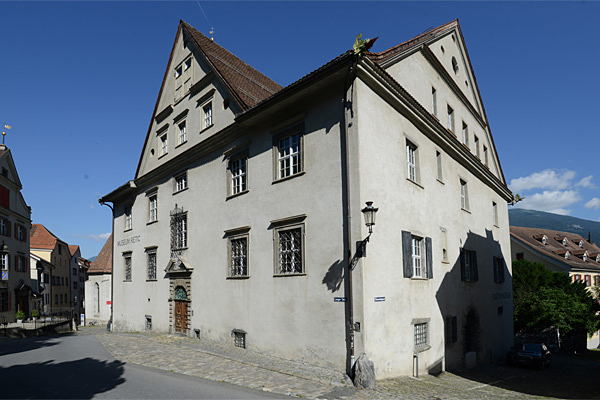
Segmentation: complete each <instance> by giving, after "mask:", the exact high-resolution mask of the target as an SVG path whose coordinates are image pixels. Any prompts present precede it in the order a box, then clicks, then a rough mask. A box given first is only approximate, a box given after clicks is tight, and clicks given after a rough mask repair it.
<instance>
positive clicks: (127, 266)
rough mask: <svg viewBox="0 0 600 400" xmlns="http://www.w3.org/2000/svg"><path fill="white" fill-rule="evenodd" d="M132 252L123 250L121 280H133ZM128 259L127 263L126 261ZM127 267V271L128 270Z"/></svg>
mask: <svg viewBox="0 0 600 400" xmlns="http://www.w3.org/2000/svg"><path fill="white" fill-rule="evenodd" d="M132 255H133V252H131V251H126V252H123V282H132V281H133V256H132ZM127 260H129V264H128V263H127ZM128 269H129V271H128Z"/></svg>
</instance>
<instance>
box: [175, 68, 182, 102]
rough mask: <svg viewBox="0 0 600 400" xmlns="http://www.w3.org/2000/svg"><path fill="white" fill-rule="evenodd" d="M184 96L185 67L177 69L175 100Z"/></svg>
mask: <svg viewBox="0 0 600 400" xmlns="http://www.w3.org/2000/svg"><path fill="white" fill-rule="evenodd" d="M181 96H183V65H179V66H178V67H177V68H175V100H179V99H180V98H181Z"/></svg>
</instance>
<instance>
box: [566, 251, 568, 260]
mask: <svg viewBox="0 0 600 400" xmlns="http://www.w3.org/2000/svg"><path fill="white" fill-rule="evenodd" d="M568 258H569V251H567V252H566V253H565V260H566V259H568Z"/></svg>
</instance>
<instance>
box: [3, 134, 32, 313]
mask: <svg viewBox="0 0 600 400" xmlns="http://www.w3.org/2000/svg"><path fill="white" fill-rule="evenodd" d="M22 189H23V186H22V185H21V180H20V179H19V175H18V173H17V168H16V166H15V163H14V160H13V157H12V154H11V152H10V149H9V148H8V147H6V146H5V145H4V144H2V145H0V323H2V322H12V321H14V320H15V313H16V312H17V311H23V312H24V313H25V316H26V317H29V315H30V311H31V309H32V289H31V279H30V277H29V235H28V234H27V232H28V231H29V229H30V228H31V208H30V207H29V206H28V205H27V203H25V199H24V198H23V195H22V193H21V190H22Z"/></svg>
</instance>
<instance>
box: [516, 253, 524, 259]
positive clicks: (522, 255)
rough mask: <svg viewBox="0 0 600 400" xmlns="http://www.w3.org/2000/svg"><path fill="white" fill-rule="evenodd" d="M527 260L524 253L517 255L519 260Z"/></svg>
mask: <svg viewBox="0 0 600 400" xmlns="http://www.w3.org/2000/svg"><path fill="white" fill-rule="evenodd" d="M524 258H525V256H524V254H523V253H517V260H523V259H524Z"/></svg>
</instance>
